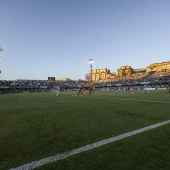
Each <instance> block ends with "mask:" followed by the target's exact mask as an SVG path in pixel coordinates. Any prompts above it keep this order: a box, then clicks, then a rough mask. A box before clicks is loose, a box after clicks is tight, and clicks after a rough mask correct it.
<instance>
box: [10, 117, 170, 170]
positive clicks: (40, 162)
mask: <svg viewBox="0 0 170 170" xmlns="http://www.w3.org/2000/svg"><path fill="white" fill-rule="evenodd" d="M169 123H170V120H167V121H164V122H160V123H157V124H154V125H151V126H147V127H144V128H141V129H138V130H134V131H131V132H128V133H125V134H122V135H119V136H115V137H112V138H109V139H105V140H102V141H99V142H96V143H92V144H89V145H86V146H83V147H80V148H78V149H74V150H72V151H69V152H65V153H61V154H57V155H55V156H51V157H47V158H44V159H41V160H38V161H34V162H30V163H27V164H25V165H22V166H19V167H17V168H12V169H10V170H30V169H34V168H37V167H40V166H42V165H46V164H49V163H52V162H56V161H59V160H62V159H65V158H67V157H69V156H72V155H75V154H78V153H81V152H84V151H88V150H91V149H94V148H97V147H100V146H103V145H106V144H109V143H112V142H115V141H117V140H120V139H123V138H126V137H129V136H133V135H136V134H138V133H142V132H144V131H147V130H150V129H154V128H156V127H160V126H163V125H166V124H169Z"/></svg>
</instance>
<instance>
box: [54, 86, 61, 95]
mask: <svg viewBox="0 0 170 170" xmlns="http://www.w3.org/2000/svg"><path fill="white" fill-rule="evenodd" d="M55 92H56V96H58V95H59V93H60V87H59V86H57V87H56V88H55Z"/></svg>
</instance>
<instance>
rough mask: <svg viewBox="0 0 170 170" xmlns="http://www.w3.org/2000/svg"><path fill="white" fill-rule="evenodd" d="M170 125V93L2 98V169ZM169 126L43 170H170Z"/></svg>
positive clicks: (82, 154) (109, 93)
mask: <svg viewBox="0 0 170 170" xmlns="http://www.w3.org/2000/svg"><path fill="white" fill-rule="evenodd" d="M166 120H170V93H168V91H167V90H156V91H150V93H143V92H142V91H134V94H132V91H129V92H124V91H119V92H117V91H95V93H93V94H92V95H89V94H88V92H87V91H85V92H84V94H83V96H82V97H81V96H80V95H79V96H76V92H61V93H60V95H59V96H56V95H55V93H52V92H46V93H28V92H24V93H19V94H5V95H0V169H2V170H6V169H10V168H14V167H18V166H20V165H24V164H26V163H30V162H33V161H36V160H40V159H42V158H46V157H49V156H54V155H56V154H59V153H64V152H67V151H71V150H73V149H76V148H79V147H82V146H86V145H88V144H91V143H95V142H98V141H101V140H104V139H108V138H110V137H114V136H118V135H121V134H124V133H127V132H130V131H134V130H137V129H140V128H143V127H146V126H149V125H153V124H156V123H159V122H163V121H166ZM169 167H170V124H167V125H164V126H161V127H158V128H155V129H152V130H149V131H146V132H143V133H140V134H137V135H134V136H131V137H128V138H125V139H122V140H119V141H116V142H113V143H110V144H107V145H104V146H101V147H98V148H95V149H92V150H89V151H86V152H82V153H80V154H77V155H73V156H70V157H68V158H66V159H64V160H60V161H57V162H54V163H51V164H47V165H44V166H41V167H38V168H36V169H39V170H44V169H45V170H46V169H48V170H52V169H54V170H75V169H76V170H99V169H102V170H104V169H106V170H108V169H109V170H113V169H116V170H125V169H126V170H132V169H138V170H147V169H148V170H150V169H153V170H156V169H157V170H160V169H162V170H164V169H165V170H166V169H167V170H168V169H169Z"/></svg>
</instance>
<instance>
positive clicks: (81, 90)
mask: <svg viewBox="0 0 170 170" xmlns="http://www.w3.org/2000/svg"><path fill="white" fill-rule="evenodd" d="M79 94H81V96H82V95H83V86H81V87H80V88H79V91H78V93H77V96H78V95H79Z"/></svg>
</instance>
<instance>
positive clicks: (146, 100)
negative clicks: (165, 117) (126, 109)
mask: <svg viewBox="0 0 170 170" xmlns="http://www.w3.org/2000/svg"><path fill="white" fill-rule="evenodd" d="M85 97H86V96H85ZM92 98H96V99H98V98H99V99H100V98H101V99H111V100H127V101H128V100H129V101H135V102H148V103H165V104H170V102H162V101H149V100H135V99H120V98H111V97H95V96H93V97H92Z"/></svg>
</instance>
